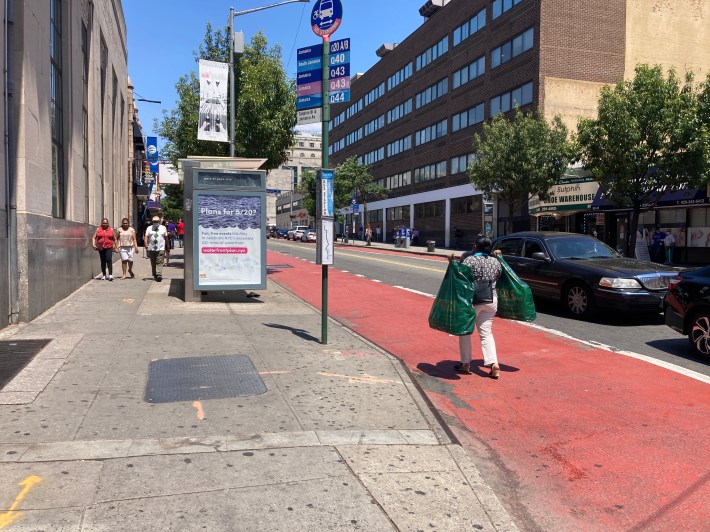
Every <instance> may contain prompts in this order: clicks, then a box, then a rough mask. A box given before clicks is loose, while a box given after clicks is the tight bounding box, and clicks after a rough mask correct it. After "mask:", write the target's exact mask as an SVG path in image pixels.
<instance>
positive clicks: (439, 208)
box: [414, 200, 446, 220]
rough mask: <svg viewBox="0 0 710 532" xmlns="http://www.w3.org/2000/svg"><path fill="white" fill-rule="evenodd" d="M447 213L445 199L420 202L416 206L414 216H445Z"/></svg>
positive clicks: (419, 218) (420, 217)
mask: <svg viewBox="0 0 710 532" xmlns="http://www.w3.org/2000/svg"><path fill="white" fill-rule="evenodd" d="M445 215H446V202H445V201H443V200H439V201H430V202H427V203H418V204H417V205H415V206H414V218H415V219H417V220H421V219H422V218H443V217H444V216H445Z"/></svg>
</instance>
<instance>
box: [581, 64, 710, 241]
mask: <svg viewBox="0 0 710 532" xmlns="http://www.w3.org/2000/svg"><path fill="white" fill-rule="evenodd" d="M708 91H709V89H708V86H707V84H706V86H705V90H704V91H703V92H701V91H700V90H699V88H698V87H696V86H694V84H693V75H692V73H688V74H687V75H686V76H685V80H684V81H683V82H681V80H680V79H679V78H678V77H677V76H676V74H675V72H674V71H673V70H670V71H669V73H668V76H667V77H665V76H664V74H663V71H662V69H661V67H660V66H648V65H638V66H637V67H636V70H635V77H634V79H633V80H630V81H621V82H619V83H617V84H616V86H614V87H609V86H607V87H604V88H603V89H602V91H601V93H600V96H599V111H598V114H597V118H593V119H591V118H588V119H580V121H579V124H578V127H577V130H578V131H577V139H576V143H577V150H578V154H579V159H580V161H581V162H582V164H583V165H584V166H585V167H586V168H587V169H588V170H590V171H591V172H592V174H593V175H594V177H595V179H596V180H597V181H598V182H599V185H600V187H601V189H602V191H603V194H604V197H605V198H606V199H608V200H609V201H610V202H612V203H613V204H615V205H618V206H630V207H631V209H632V216H631V220H630V224H629V225H630V227H629V237H630V242H629V249H631V250H633V249H635V245H636V231H637V229H638V220H639V213H640V211H641V206H642V205H643V204H644V203H653V202H654V201H656V200H657V198H658V197H659V196H660V194H662V193H663V192H672V191H677V190H683V189H688V188H695V187H697V186H699V185H700V184H701V183H703V182H705V181H707V172H708V165H709V164H710V144H709V143H708V141H709V139H710V137H709V136H708V121H707V116H706V117H705V120H703V116H702V113H703V109H702V105H701V101H702V98H703V97H705V98H707V97H708V96H709V95H708ZM703 122H704V123H703Z"/></svg>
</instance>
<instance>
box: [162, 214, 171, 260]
mask: <svg viewBox="0 0 710 532" xmlns="http://www.w3.org/2000/svg"><path fill="white" fill-rule="evenodd" d="M163 227H165V232H166V235H167V236H166V237H165V265H166V266H170V250H171V249H172V248H173V246H172V243H171V241H170V233H169V231H168V222H167V221H165V220H163Z"/></svg>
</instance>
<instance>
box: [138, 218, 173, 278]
mask: <svg viewBox="0 0 710 532" xmlns="http://www.w3.org/2000/svg"><path fill="white" fill-rule="evenodd" d="M152 222H153V225H151V226H150V227H148V229H146V231H145V238H144V241H143V245H144V246H145V249H147V250H148V258H149V259H150V269H151V271H152V273H153V279H155V280H156V281H158V282H161V281H162V280H163V262H164V261H165V249H166V246H167V241H168V231H167V230H166V229H165V226H164V225H160V218H158V217H157V216H153V219H152Z"/></svg>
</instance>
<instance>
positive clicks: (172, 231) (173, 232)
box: [168, 220, 177, 249]
mask: <svg viewBox="0 0 710 532" xmlns="http://www.w3.org/2000/svg"><path fill="white" fill-rule="evenodd" d="M176 236H177V226H176V225H175V222H173V221H172V220H170V221H169V222H168V237H169V238H170V249H173V248H174V247H175V237H176Z"/></svg>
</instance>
